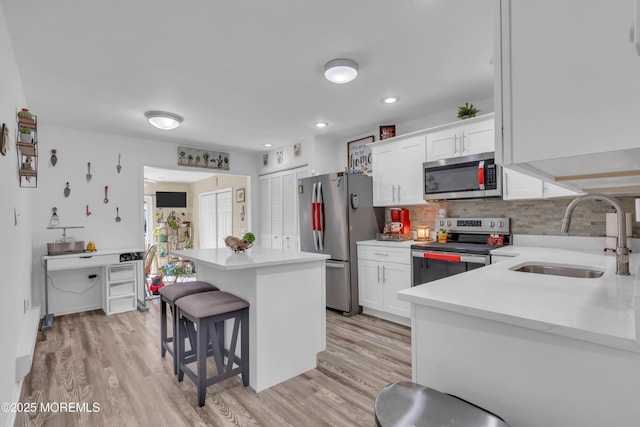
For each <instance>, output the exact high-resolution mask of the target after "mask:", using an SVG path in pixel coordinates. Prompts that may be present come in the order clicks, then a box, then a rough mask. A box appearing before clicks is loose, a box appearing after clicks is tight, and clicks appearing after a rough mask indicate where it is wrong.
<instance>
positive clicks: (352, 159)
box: [347, 135, 375, 175]
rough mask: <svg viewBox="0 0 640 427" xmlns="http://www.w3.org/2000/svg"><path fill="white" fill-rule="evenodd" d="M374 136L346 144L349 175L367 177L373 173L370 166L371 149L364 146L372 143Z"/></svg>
mask: <svg viewBox="0 0 640 427" xmlns="http://www.w3.org/2000/svg"><path fill="white" fill-rule="evenodd" d="M374 140H375V136H374V135H371V136H367V137H365V138H360V139H356V140H354V141H349V142H348V143H347V156H348V159H347V161H348V164H349V173H354V174H361V175H368V174H370V173H371V172H373V168H372V165H371V148H370V147H367V146H366V145H367V144H369V143H371V142H374Z"/></svg>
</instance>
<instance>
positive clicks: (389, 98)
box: [380, 96, 400, 104]
mask: <svg viewBox="0 0 640 427" xmlns="http://www.w3.org/2000/svg"><path fill="white" fill-rule="evenodd" d="M398 101H400V98H399V97H397V96H387V97H386V98H382V99H381V100H380V102H382V103H383V104H395V103H396V102H398Z"/></svg>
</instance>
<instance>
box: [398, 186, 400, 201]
mask: <svg viewBox="0 0 640 427" xmlns="http://www.w3.org/2000/svg"><path fill="white" fill-rule="evenodd" d="M398 200H400V184H398Z"/></svg>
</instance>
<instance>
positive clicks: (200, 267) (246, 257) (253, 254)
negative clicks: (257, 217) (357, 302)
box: [170, 247, 329, 392]
mask: <svg viewBox="0 0 640 427" xmlns="http://www.w3.org/2000/svg"><path fill="white" fill-rule="evenodd" d="M170 253H171V254H172V255H176V256H179V257H181V258H185V259H190V260H192V261H195V262H196V271H197V273H196V274H197V277H198V279H199V280H204V281H207V282H209V283H212V284H215V285H216V286H217V287H219V288H220V289H221V290H223V291H227V292H230V293H232V294H234V295H237V296H239V297H240V298H243V299H245V300H247V301H248V302H249V304H251V305H250V307H249V370H250V374H249V384H250V386H251V387H252V388H253V389H254V390H255V391H256V392H260V391H262V390H264V389H266V388H268V387H271V386H273V385H275V384H278V383H280V382H282V381H286V380H288V379H289V378H293V377H295V376H297V375H300V374H302V373H304V372H306V371H308V370H311V369H314V368H315V367H316V365H317V355H318V353H319V352H321V351H323V350H324V349H325V345H326V291H325V280H326V278H325V270H326V268H325V260H326V259H328V258H329V256H328V255H322V254H314V253H308V252H298V251H293V250H283V249H267V248H261V247H253V248H251V249H249V250H248V251H247V252H246V253H241V254H235V253H233V251H231V250H229V249H227V248H224V249H197V250H184V251H170Z"/></svg>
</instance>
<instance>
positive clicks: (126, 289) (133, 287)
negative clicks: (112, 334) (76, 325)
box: [102, 262, 142, 314]
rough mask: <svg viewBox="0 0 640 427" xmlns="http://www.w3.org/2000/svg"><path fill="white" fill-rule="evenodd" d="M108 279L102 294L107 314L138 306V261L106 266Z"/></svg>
mask: <svg viewBox="0 0 640 427" xmlns="http://www.w3.org/2000/svg"><path fill="white" fill-rule="evenodd" d="M105 272H106V275H105V277H106V281H105V286H104V294H103V295H102V310H103V311H104V312H105V314H116V313H123V312H125V311H132V310H135V309H136V307H137V289H138V286H137V285H138V279H139V276H140V275H141V274H142V273H141V272H140V271H138V263H137V262H128V263H121V264H115V265H109V266H107V267H105Z"/></svg>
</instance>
